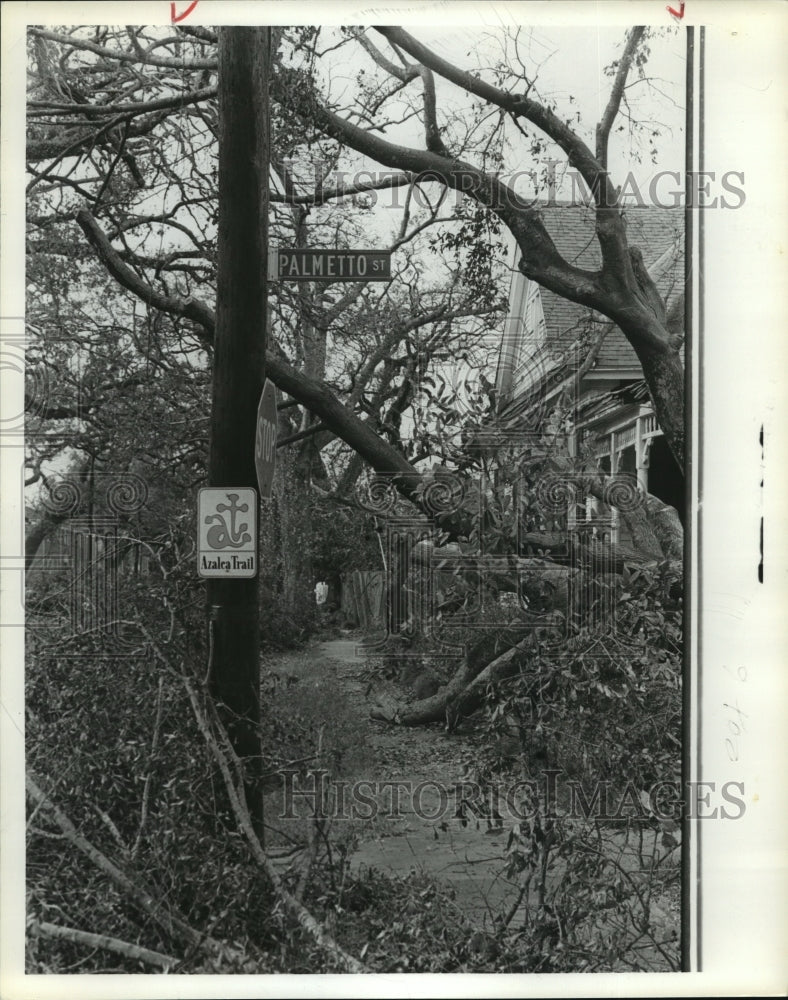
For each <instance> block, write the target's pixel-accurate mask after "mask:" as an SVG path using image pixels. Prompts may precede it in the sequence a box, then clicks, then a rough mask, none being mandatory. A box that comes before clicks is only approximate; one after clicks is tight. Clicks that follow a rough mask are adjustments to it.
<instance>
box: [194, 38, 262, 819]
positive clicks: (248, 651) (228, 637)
mask: <svg viewBox="0 0 788 1000" xmlns="http://www.w3.org/2000/svg"><path fill="white" fill-rule="evenodd" d="M269 43H270V29H269V28H262V27H228V28H220V29H219V233H218V274H217V300H216V334H215V339H214V358H213V405H212V410H211V445H210V458H209V467H208V475H209V482H210V485H211V486H214V487H221V486H227V487H231V486H251V487H254V488H255V489H256V488H257V479H256V473H255V464H254V445H255V426H256V418H257V405H258V402H259V399H260V393H261V392H262V388H263V384H264V380H265V347H266V306H267V286H266V282H267V277H266V275H267V270H268V164H269V155H270V154H269V109H268V75H269V62H270V54H269ZM258 536H259V532H258ZM258 565H259V542H258ZM207 591H208V628H209V633H210V634H209V640H210V649H211V667H210V690H211V694H212V696H213V698H214V700H215V702H216V704H217V707H218V708H219V713H220V717H221V718H222V720H223V721H224V723H225V725H226V727H227V730H228V733H229V736H230V740H231V742H232V745H233V748H234V750H235V752H236V753H237V754H238V756H239V757H241V758H242V759H243V760H244V762H245V769H246V774H247V779H248V780H247V798H248V804H249V808H250V812H251V814H252V816H253V818H254V819H255V820H256V822H257V824H258V826H259V830H258V831H257V832H258V834H262V791H261V788H260V785H259V782H258V780H257V776H258V775H259V774H260V772H261V766H260V765H261V759H260V729H259V726H260V704H259V658H260V634H259V582H258V578H257V577H255V578H254V579H251V580H240V579H230V580H224V579H210V580H209V581H208V587H207Z"/></svg>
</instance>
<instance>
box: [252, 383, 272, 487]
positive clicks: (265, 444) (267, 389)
mask: <svg viewBox="0 0 788 1000" xmlns="http://www.w3.org/2000/svg"><path fill="white" fill-rule="evenodd" d="M276 425H277V417H276V390H275V389H274V384H273V382H271V381H270V380H269V379H266V380H265V385H264V386H263V392H262V395H261V396H260V404H259V406H258V407H257V430H256V432H255V437H254V464H255V468H256V469H257V485H258V486H259V487H260V496H261V497H263V498H264V499H268V498H269V497H270V496H271V487H272V486H273V482H274V469H275V467H276Z"/></svg>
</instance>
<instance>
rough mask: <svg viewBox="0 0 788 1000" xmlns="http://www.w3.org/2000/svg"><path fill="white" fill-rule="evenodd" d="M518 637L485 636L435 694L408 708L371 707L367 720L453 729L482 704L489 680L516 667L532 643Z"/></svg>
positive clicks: (509, 633)
mask: <svg viewBox="0 0 788 1000" xmlns="http://www.w3.org/2000/svg"><path fill="white" fill-rule="evenodd" d="M521 636H522V632H514V631H511V630H503V631H502V632H501V633H500V634H498V635H495V636H492V637H485V638H484V639H482V640H481V641H480V642H478V643H477V644H476V645H475V646H474V647H473V648H472V649H471V650H470V652H469V653H468V655H467V656H466V657H465V659H464V660H463V662H462V663H461V665H460V667H459V669H458V670H457V672H456V673H455V674H454V677H452V679H451V680H450V681H449V683H448V684H447V685H446V686H445V687H444V688H441V690H440V691H438V692H437V693H436V694H434V695H431V696H430V697H429V698H422V699H420V700H419V701H415V702H412V703H411V704H409V705H384V704H377V705H374V706H373V707H372V709H371V710H370V718H372V719H379V720H381V721H383V722H393V723H395V724H396V725H399V726H422V725H425V724H426V723H428V722H443V721H446V722H447V723H448V724H450V726H453V725H454V724H455V723H456V722H457V721H458V719H459V718H460V717H461V715H468V714H470V712H472V711H473V710H474V709H475V708H476V707H478V705H479V704H481V701H482V699H483V697H484V686H486V684H487V682H488V681H489V680H491V679H499V676H500V678H502V677H504V676H507V671H509V672H514V671H515V670H516V669H518V668H519V659H515V656H516V654H517V653H518V651H521V650H523V649H525V648H526V647H527V646H528V645H529V644H530V643H531V642H532V637H531V636H530V635H528V636H526V638H524V639H522V638H520V637H521ZM499 672H500V674H499ZM482 676H484V677H485V678H486V679H485V680H484V681H483V682H482V684H481V687H478V688H477V686H476V680H477V678H481V677H482Z"/></svg>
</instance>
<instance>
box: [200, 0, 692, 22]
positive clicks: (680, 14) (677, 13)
mask: <svg viewBox="0 0 788 1000" xmlns="http://www.w3.org/2000/svg"><path fill="white" fill-rule="evenodd" d="M189 10H191V8H189ZM665 10H666V11H667V12H668V14H672V15H673V16H674V17H678V18H682V17H684V0H681V3H680V4H679V9H678V10H674V9H673V8H672V7H666V8H665ZM186 13H187V14H188V13H189V11H187V12H186Z"/></svg>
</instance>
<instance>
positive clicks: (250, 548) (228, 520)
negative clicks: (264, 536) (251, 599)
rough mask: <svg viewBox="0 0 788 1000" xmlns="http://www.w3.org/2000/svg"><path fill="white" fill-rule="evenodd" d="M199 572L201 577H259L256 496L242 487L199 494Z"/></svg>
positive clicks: (204, 491)
mask: <svg viewBox="0 0 788 1000" xmlns="http://www.w3.org/2000/svg"><path fill="white" fill-rule="evenodd" d="M197 510H198V515H197V523H198V527H197V537H198V540H199V544H198V550H197V570H198V572H199V574H200V576H202V577H206V578H210V577H222V578H224V579H241V580H244V579H246V580H249V579H252V578H253V577H254V576H256V575H257V493H256V492H255V491H254V490H252V489H248V488H246V487H243V486H239V487H234V488H233V487H231V488H230V489H218V490H217V489H212V488H211V487H205V488H204V489H201V490H200V493H199V501H198V504H197Z"/></svg>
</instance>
